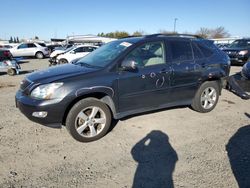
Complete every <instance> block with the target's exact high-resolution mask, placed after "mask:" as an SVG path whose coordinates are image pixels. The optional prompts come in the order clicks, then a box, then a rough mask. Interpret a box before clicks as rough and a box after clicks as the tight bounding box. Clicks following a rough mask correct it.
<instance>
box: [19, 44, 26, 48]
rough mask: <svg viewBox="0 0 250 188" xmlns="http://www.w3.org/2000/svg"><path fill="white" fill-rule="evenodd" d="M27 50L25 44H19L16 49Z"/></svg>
mask: <svg viewBox="0 0 250 188" xmlns="http://www.w3.org/2000/svg"><path fill="white" fill-rule="evenodd" d="M22 48H28V45H27V44H21V45H19V46H18V47H17V49H22Z"/></svg>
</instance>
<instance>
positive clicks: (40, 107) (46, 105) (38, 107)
mask: <svg viewBox="0 0 250 188" xmlns="http://www.w3.org/2000/svg"><path fill="white" fill-rule="evenodd" d="M15 100H16V107H17V108H19V110H20V111H21V112H22V113H23V114H24V115H25V116H26V117H27V118H28V119H30V120H31V121H34V122H36V123H39V124H42V125H45V126H47V127H52V128H60V127H61V126H62V121H63V116H64V113H65V108H64V107H65V106H66V104H64V103H63V101H57V100H36V99H32V98H30V97H28V96H26V95H25V94H23V93H22V92H21V91H20V90H19V91H17V93H16V97H15ZM41 111H43V112H44V111H45V112H47V116H46V117H43V118H42V117H40V118H39V117H34V116H33V115H32V114H33V112H41Z"/></svg>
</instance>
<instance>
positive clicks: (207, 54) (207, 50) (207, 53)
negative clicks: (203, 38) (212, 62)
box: [197, 43, 213, 57]
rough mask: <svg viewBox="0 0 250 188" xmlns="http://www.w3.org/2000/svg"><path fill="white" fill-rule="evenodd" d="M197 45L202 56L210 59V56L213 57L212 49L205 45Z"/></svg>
mask: <svg viewBox="0 0 250 188" xmlns="http://www.w3.org/2000/svg"><path fill="white" fill-rule="evenodd" d="M197 45H198V47H199V49H200V50H201V51H202V53H203V54H204V56H205V57H210V56H212V55H213V51H212V49H210V48H209V47H207V46H206V45H204V44H202V43H197Z"/></svg>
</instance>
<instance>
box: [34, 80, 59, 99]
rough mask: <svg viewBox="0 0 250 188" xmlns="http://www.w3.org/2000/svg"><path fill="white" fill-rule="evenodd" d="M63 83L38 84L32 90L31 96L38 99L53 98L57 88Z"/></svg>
mask: <svg viewBox="0 0 250 188" xmlns="http://www.w3.org/2000/svg"><path fill="white" fill-rule="evenodd" d="M62 85H63V83H61V82H60V83H51V84H44V85H40V86H37V87H36V88H35V89H33V90H32V92H31V97H33V98H38V99H51V97H52V95H53V94H54V92H55V90H56V89H58V88H59V87H61V86H62Z"/></svg>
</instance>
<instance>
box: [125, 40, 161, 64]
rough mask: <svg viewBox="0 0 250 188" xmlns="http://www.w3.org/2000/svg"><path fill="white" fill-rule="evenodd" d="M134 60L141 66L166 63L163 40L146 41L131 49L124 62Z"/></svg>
mask: <svg viewBox="0 0 250 188" xmlns="http://www.w3.org/2000/svg"><path fill="white" fill-rule="evenodd" d="M127 61H134V62H135V65H136V66H137V67H139V68H143V67H148V66H153V65H159V64H164V63H165V53H164V44H163V42H149V43H145V44H143V45H141V46H139V47H137V48H135V49H134V50H133V51H131V52H130V53H129V54H128V55H127V57H126V58H125V60H124V61H123V62H127Z"/></svg>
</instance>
